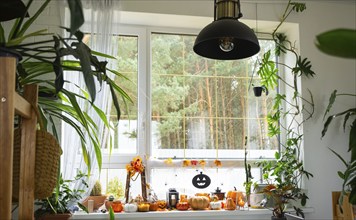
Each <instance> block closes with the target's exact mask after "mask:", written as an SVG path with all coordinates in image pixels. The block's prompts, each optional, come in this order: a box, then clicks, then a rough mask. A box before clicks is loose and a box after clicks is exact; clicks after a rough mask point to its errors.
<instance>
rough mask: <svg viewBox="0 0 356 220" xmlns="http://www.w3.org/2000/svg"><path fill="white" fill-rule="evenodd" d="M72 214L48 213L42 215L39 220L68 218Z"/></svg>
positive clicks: (62, 219) (63, 219) (65, 219)
mask: <svg viewBox="0 0 356 220" xmlns="http://www.w3.org/2000/svg"><path fill="white" fill-rule="evenodd" d="M71 216H72V214H71V213H63V214H46V215H44V216H41V217H40V218H39V220H68V219H69V218H70V217H71Z"/></svg>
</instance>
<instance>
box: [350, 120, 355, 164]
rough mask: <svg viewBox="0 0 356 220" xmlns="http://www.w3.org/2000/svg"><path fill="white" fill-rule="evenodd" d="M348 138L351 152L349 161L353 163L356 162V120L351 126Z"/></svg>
mask: <svg viewBox="0 0 356 220" xmlns="http://www.w3.org/2000/svg"><path fill="white" fill-rule="evenodd" d="M349 138H350V139H349V151H351V161H354V160H356V119H355V120H354V121H353V123H352V125H351V129H350V136H349Z"/></svg>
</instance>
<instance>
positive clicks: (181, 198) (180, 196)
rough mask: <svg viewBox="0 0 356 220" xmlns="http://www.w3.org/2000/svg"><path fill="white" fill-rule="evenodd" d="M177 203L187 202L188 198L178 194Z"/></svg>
mask: <svg viewBox="0 0 356 220" xmlns="http://www.w3.org/2000/svg"><path fill="white" fill-rule="evenodd" d="M179 201H181V202H188V197H187V195H186V194H180V195H179Z"/></svg>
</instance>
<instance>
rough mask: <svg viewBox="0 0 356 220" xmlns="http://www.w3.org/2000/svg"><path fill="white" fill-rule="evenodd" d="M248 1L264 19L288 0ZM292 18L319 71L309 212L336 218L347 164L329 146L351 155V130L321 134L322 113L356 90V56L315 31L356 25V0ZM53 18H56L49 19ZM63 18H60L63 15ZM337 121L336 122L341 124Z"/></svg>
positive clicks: (312, 5)
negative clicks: (322, 43)
mask: <svg viewBox="0 0 356 220" xmlns="http://www.w3.org/2000/svg"><path fill="white" fill-rule="evenodd" d="M251 2H252V1H250V2H246V1H242V10H243V11H242V12H243V14H244V18H250V19H256V17H257V19H258V20H278V18H279V17H280V14H281V13H282V10H283V9H284V6H285V5H284V4H282V3H280V2H281V1H278V2H279V3H275V4H271V2H273V1H258V2H259V3H258V7H257V16H256V5H255V4H253V3H251ZM253 2H256V1H253ZM55 9H56V7H55V6H54V5H52V6H51V7H50V8H49V9H48V11H47V12H46V14H45V15H44V16H42V17H41V18H42V19H41V21H40V23H41V24H48V26H49V27H50V28H52V27H54V26H55V25H54V24H55V23H57V19H58V20H59V17H60V16H59V15H58V13H57V10H55ZM121 9H122V10H127V11H138V12H155V13H163V14H184V15H198V16H209V17H212V15H213V1H212V0H211V1H210V0H204V1H202V0H200V1H199V0H191V1H188V0H180V1H179V0H169V1H168V0H166V1H161V0H151V1H150V0H141V1H140V0H135V1H132V0H130V1H128V0H123V1H122V8H121ZM289 21H291V22H296V23H299V28H300V51H301V54H302V56H303V57H308V58H309V59H310V60H311V61H312V64H313V68H314V71H315V72H316V73H317V75H316V77H314V78H313V79H303V80H302V83H303V85H302V86H303V93H304V94H307V89H310V90H311V92H312V93H313V96H314V101H315V108H316V112H315V115H314V117H313V118H312V119H311V120H309V121H308V122H307V123H306V124H305V127H304V132H305V167H306V169H307V170H308V171H310V172H312V173H313V174H314V178H312V179H311V180H310V181H308V182H307V184H306V186H307V188H308V189H309V197H310V203H309V204H310V206H312V207H314V208H315V212H314V213H311V214H308V215H307V218H308V219H332V208H331V191H333V190H339V189H340V187H341V183H342V182H341V180H340V179H339V178H338V176H337V174H336V172H337V171H338V170H343V166H342V164H341V163H340V162H339V160H338V159H337V158H336V157H335V156H334V155H332V153H331V152H330V151H329V150H328V149H327V148H328V147H332V148H333V149H335V150H337V151H338V152H341V153H343V155H345V156H347V153H346V149H347V140H348V139H347V136H346V134H343V132H342V129H336V128H335V127H337V126H340V123H336V124H333V125H332V126H331V128H330V129H329V132H328V134H327V136H326V137H325V138H324V139H322V140H321V139H320V137H321V130H322V126H323V123H322V115H323V113H324V109H325V107H326V105H327V103H328V99H329V94H330V93H331V92H332V90H333V89H338V90H339V91H343V92H345V93H356V61H355V60H346V59H340V58H335V57H331V56H327V55H324V54H322V53H321V52H319V51H318V50H317V49H316V47H315V46H314V39H315V36H316V35H317V34H319V33H321V32H323V31H326V30H329V29H332V28H339V27H349V28H356V3H355V1H353V0H350V1H342V2H338V1H334V2H330V1H309V2H307V10H306V12H304V13H303V14H299V15H292V16H291V17H290V19H289ZM48 22H50V23H48ZM58 22H59V21H58ZM355 104H356V100H355V99H354V100H343V99H338V100H337V101H336V105H337V106H338V107H337V108H336V110H340V111H341V110H343V109H345V108H347V107H351V106H355ZM335 125H336V126H335Z"/></svg>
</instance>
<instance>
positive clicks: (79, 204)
mask: <svg viewBox="0 0 356 220" xmlns="http://www.w3.org/2000/svg"><path fill="white" fill-rule="evenodd" d="M77 205H78V206H79V208H81V209H82V210H83V211H84V212H86V213H88V214H89V211H88V208H87V207H86V206H84V205H83V204H82V203H80V202H78V203H77Z"/></svg>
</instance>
